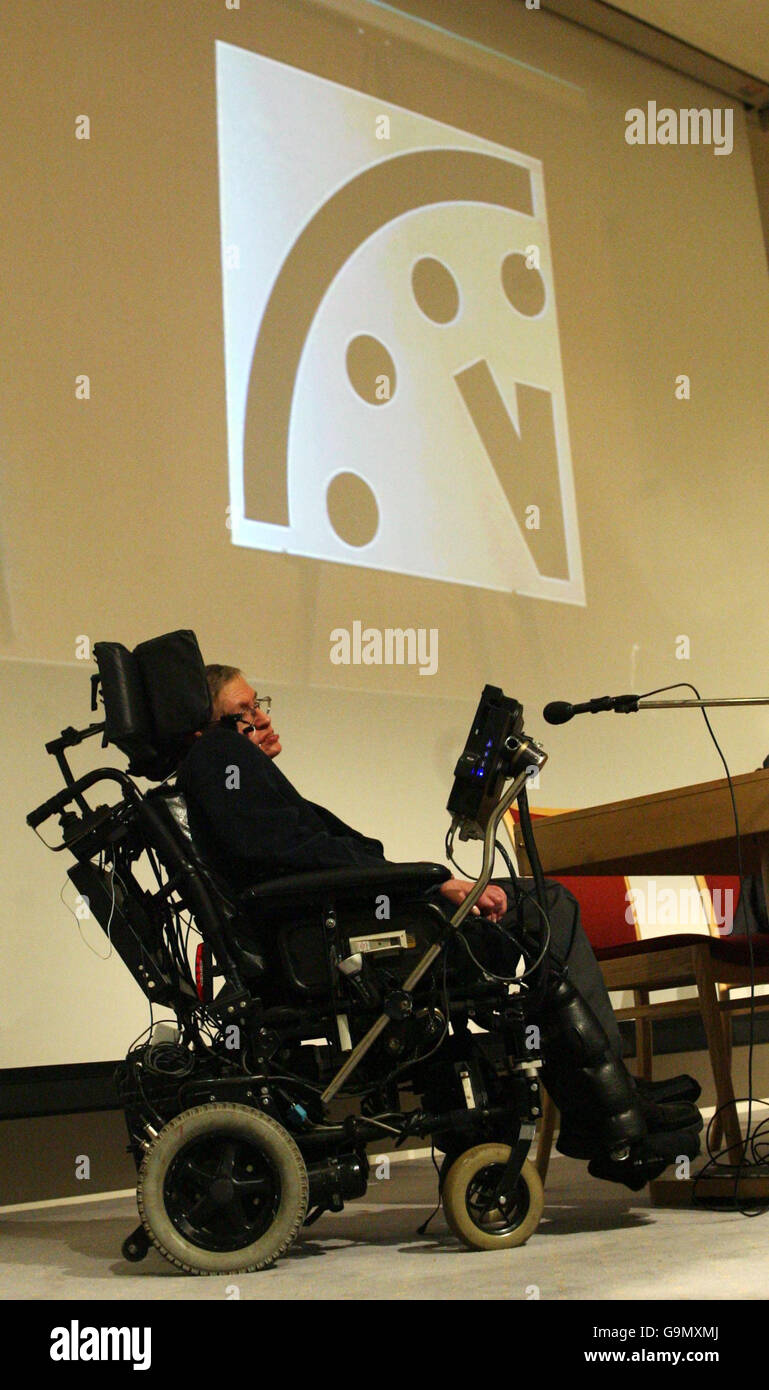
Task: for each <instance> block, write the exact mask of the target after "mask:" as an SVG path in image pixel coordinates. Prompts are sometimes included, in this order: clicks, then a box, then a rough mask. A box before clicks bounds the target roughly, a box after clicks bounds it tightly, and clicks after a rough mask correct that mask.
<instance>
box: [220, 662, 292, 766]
mask: <svg viewBox="0 0 769 1390" xmlns="http://www.w3.org/2000/svg"><path fill="white" fill-rule="evenodd" d="M255 701H256V692H255V691H253V690H252V689H251V686H250V685H249V684H248V681H246V680H245V679H244V678H243V676H236V677H235V679H234V680H231V681H228V683H227V685H223V686H222V688H221V690H220V691H219V696H218V699H217V700H216V703H215V705H214V719H221V717H222V715H224V714H236V715H237V716H238V718H242V721H243V722H242V724H241V725H240V726H239V727H240V729H241V730H245V728H246V726H247V725H248V724H253V726H254V727H253V729H250V730H249V732H248V733H247V734H246V738H248V739H249V740H250V742H251V743H254V744H256V746H257V747H258V748H261V750H262V752H263V753H266V754H267V757H268V758H276V757H277V756H278V753H279V752H280V749H281V744H280V739H279V738H278V735H277V734H276V733H275V730H274V729H273V727H272V722H271V720H270V716H269V714H265V713H264V710H262V709H260V708H259V706H258V705H257V704H256V703H255Z"/></svg>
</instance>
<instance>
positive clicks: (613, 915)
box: [548, 874, 636, 953]
mask: <svg viewBox="0 0 769 1390" xmlns="http://www.w3.org/2000/svg"><path fill="white" fill-rule="evenodd" d="M551 877H556V882H558V883H562V884H563V886H564V888H568V890H569V892H570V893H572V894H573V895H574V897H575V898H576V899H577V902H578V903H579V910H580V916H581V917H582V925H583V927H584V928H585V934H586V935H587V938H588V941H589V942H590V944H591V946H592V947H593V950H594V951H595V952H596V953H599V952H600V951H602V950H605V949H606V948H607V947H614V946H619V945H623V944H624V943H626V942H632V943H635V939H636V934H635V925H634V923H633V919H632V913H631V912H629V911H628V907H629V904H628V899H627V893H626V890H625V880H624V878H623V877H622V876H621V875H620V874H575V875H573V876H567V877H564V876H562V875H561V874H558V875H557V876H555V875H551V874H548V878H551ZM628 917H630V921H628V920H627V919H628Z"/></svg>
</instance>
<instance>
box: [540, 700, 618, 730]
mask: <svg viewBox="0 0 769 1390" xmlns="http://www.w3.org/2000/svg"><path fill="white" fill-rule="evenodd" d="M639 698H640V697H639V696H638V695H601V696H599V698H598V699H597V700H585V701H584V703H583V704H581V705H570V704H569V703H568V702H567V701H566V700H552V701H551V703H550V704H549V705H545V708H544V709H543V711H542V714H543V715H544V717H545V719H546V720H547V722H548V724H568V722H569V720H570V719H573V718H574V716H575V714H602V713H603V711H604V710H609V709H613V710H614V713H615V714H631V713H635V711H636V710H637V709H638V700H639Z"/></svg>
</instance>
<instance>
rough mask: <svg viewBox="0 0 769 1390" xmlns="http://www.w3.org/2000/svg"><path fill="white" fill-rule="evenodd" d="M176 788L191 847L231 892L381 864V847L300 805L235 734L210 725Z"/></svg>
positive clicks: (268, 763)
mask: <svg viewBox="0 0 769 1390" xmlns="http://www.w3.org/2000/svg"><path fill="white" fill-rule="evenodd" d="M176 781H177V786H178V788H179V791H181V792H182V793H183V795H184V797H185V799H186V801H187V805H188V809H189V818H190V830H191V832H192V836H193V839H194V840H195V843H196V844H197V845H198V846H199V848H200V851H201V853H202V854H203V855H204V856H205V857H206V858H207V859H209V860H210V862H211V864H212V866H213V867H214V868H215V869H217V870H218V871H219V873H220V874H222V876H223V877H224V878H225V879H227V880H228V882H230V883H232V884H233V886H234V887H236V888H246V887H248V885H249V884H251V883H256V882H258V881H259V880H260V879H267V878H278V877H280V876H281V875H283V874H291V873H306V872H309V871H311V870H313V869H339V868H351V867H355V866H360V867H374V866H376V865H377V864H382V863H386V862H387V861H386V860H385V857H384V850H383V848H382V845H381V844H380V842H379V840H370V839H368V838H367V837H366V836H365V835H361V834H359V833H358V831H357V830H353V829H352V828H351V827H350V826H349V825H345V823H344V821H341V820H339V819H338V818H337V817H336V816H334V815H332V813H331V811H327V810H326V809H325V807H323V806H316V805H315V803H314V802H312V801H305V799H304V797H303V796H300V794H299V792H298V791H297V790H296V787H294V786H293V785H292V783H291V782H289V780H288V778H287V777H284V775H283V773H282V772H281V771H280V769H279V768H277V767H276V766H275V763H274V762H273V761H272V759H270V758H268V757H267V755H266V754H265V753H262V752H261V750H260V749H259V748H257V747H256V746H255V745H254V744H253V743H250V742H249V740H248V739H247V738H244V737H243V735H242V734H238V733H236V732H235V731H234V730H233V729H226V728H222V727H221V725H215V726H214V727H213V728H212V729H209V730H207V732H206V733H204V734H203V736H202V737H201V738H199V739H196V741H195V743H194V745H193V747H192V748H191V749H190V751H189V753H188V754H187V756H186V758H185V759H184V761H183V763H182V764H181V766H180V768H179V771H178V773H177V779H176Z"/></svg>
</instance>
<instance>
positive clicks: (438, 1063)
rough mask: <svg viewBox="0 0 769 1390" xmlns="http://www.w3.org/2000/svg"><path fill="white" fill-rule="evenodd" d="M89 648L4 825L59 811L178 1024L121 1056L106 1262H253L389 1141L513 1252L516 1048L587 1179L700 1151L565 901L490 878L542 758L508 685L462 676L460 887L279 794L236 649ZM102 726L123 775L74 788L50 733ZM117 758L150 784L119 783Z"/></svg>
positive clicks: (530, 1098)
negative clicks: (118, 1245)
mask: <svg viewBox="0 0 769 1390" xmlns="http://www.w3.org/2000/svg"><path fill="white" fill-rule="evenodd" d="M95 656H96V659H97V663H98V666H99V675H98V676H94V677H92V708H94V709H95V708H96V695H97V690H98V689H100V691H101V696H102V699H103V702H104V711H105V720H104V722H103V723H101V724H92V725H90V726H89V728H88V729H86V730H80V731H78V730H75V729H73V728H69V729H66V730H64V731H63V733H62V735H61V738H59V739H56V740H53V741H52V742H51V743H49V744H48V745H47V749H48V751H49V752H51V753H53V754H54V755H55V756H56V758H57V761H58V762H59V765H60V767H61V769H62V772H63V774H64V778H65V781H66V783H67V786H66V787H65V789H64V791H63V792H60V793H58V794H57V795H56V796H54V797H52V798H50V799H49V801H47V802H46V803H44V804H43V805H42V806H40V807H38V808H36V810H35V811H33V812H30V813H29V815H28V817H27V821H28V823H29V824H30V825H31V826H32V828H36V827H37V826H38V825H40V824H42V823H43V821H45V820H47V819H48V818H49V817H50V816H52V815H54V814H58V815H59V817H60V821H59V823H60V826H61V829H62V838H63V844H62V845H61V846H60V847H59V848H62V849H63V848H66V849H68V850H69V851H70V853H72V854H73V855H74V856H75V858H76V860H77V863H76V865H75V866H74V867H73V868H71V869H70V870H68V874H69V877H70V878H71V879H72V881H73V883H74V884H75V886H76V888H77V889H78V891H79V892H80V893H81V894H82V895H83V896H84V897H88V898H89V901H90V907H91V911H92V913H93V915H94V916H95V917H96V919H97V921H99V923H100V924H101V926H102V927H103V928H104V930H105V931H107V933H108V935H109V936H110V940H111V941H112V942H113V944H114V945H115V948H116V949H117V951H118V952H119V954H120V955H121V957H122V959H123V960H124V962H125V963H126V965H127V966H128V968H129V969H130V970H131V973H132V974H133V975H134V978H135V979H136V981H137V983H138V984H139V985H140V987H141V988H142V990H143V991H144V993H145V994H146V996H147V997H148V999H150V1001H156V1002H158V1003H160V1004H163V1005H165V1006H167V1007H170V1008H171V1009H172V1010H173V1012H174V1014H175V1016H176V1019H177V1024H178V1027H177V1028H176V1030H170V1035H169V1036H167V1037H163V1038H162V1039H161V1038H159V1036H158V1035H157V1033H156V1031H155V1030H154V1029H153V1031H152V1033H151V1036H150V1039H149V1041H148V1042H141V1044H140V1045H139V1044H137V1045H135V1046H134V1047H133V1048H132V1049H131V1050H130V1051H129V1054H128V1057H127V1059H126V1063H125V1065H124V1066H123V1067H122V1068H121V1069H120V1070H119V1073H118V1087H119V1092H120V1095H121V1098H122V1100H123V1103H124V1105H125V1109H126V1119H127V1122H128V1129H129V1135H130V1140H131V1144H130V1147H131V1151H132V1153H133V1154H134V1157H135V1159H136V1163H137V1168H138V1169H139V1181H138V1192H137V1196H138V1202H139V1210H140V1213H141V1216H142V1226H140V1227H139V1228H137V1231H136V1232H134V1234H133V1236H132V1237H130V1238H129V1240H128V1241H127V1242H126V1243H125V1245H124V1253H125V1254H126V1256H127V1257H128V1258H132V1259H134V1258H141V1257H142V1256H143V1254H144V1253H145V1252H146V1249H147V1245H148V1241H149V1240H150V1239H151V1240H152V1241H153V1242H154V1243H155V1244H156V1246H157V1247H158V1248H159V1249H160V1250H161V1252H162V1253H163V1254H164V1255H165V1256H166V1257H167V1258H168V1259H169V1260H171V1261H172V1262H174V1263H175V1264H177V1265H180V1266H181V1267H182V1268H184V1269H187V1270H190V1271H192V1272H195V1273H204V1272H215V1271H218V1272H224V1271H228V1272H229V1271H232V1272H236V1271H238V1270H249V1269H258V1268H262V1267H264V1266H265V1265H267V1264H269V1263H271V1262H273V1261H274V1259H276V1258H277V1257H278V1255H280V1254H281V1253H283V1251H284V1250H285V1249H287V1248H288V1246H289V1245H290V1244H291V1242H292V1241H293V1240H294V1239H295V1237H296V1235H297V1233H298V1231H299V1230H300V1229H301V1226H302V1225H303V1224H308V1222H310V1221H312V1220H314V1219H315V1218H316V1217H317V1216H318V1215H320V1214H321V1213H322V1212H323V1211H327V1210H333V1211H339V1210H341V1209H342V1207H343V1205H344V1199H345V1198H349V1197H355V1196H360V1195H362V1194H363V1192H365V1190H366V1181H367V1174H368V1162H367V1157H366V1146H367V1144H370V1143H372V1142H377V1143H382V1142H383V1141H384V1140H385V1139H390V1140H395V1142H396V1146H397V1145H399V1144H402V1143H404V1142H405V1141H406V1139H408V1138H410V1137H411V1136H423V1137H425V1138H431V1139H432V1141H433V1143H434V1144H435V1145H436V1147H438V1148H439V1149H442V1150H443V1152H444V1154H445V1159H444V1163H443V1169H442V1173H441V1191H442V1197H443V1204H444V1210H445V1213H446V1217H447V1220H448V1222H449V1225H450V1226H451V1228H452V1230H453V1231H454V1232H455V1233H456V1234H457V1235H459V1236H460V1238H462V1239H463V1240H464V1241H465V1242H466V1243H467V1244H470V1245H471V1246H472V1247H473V1248H482V1249H495V1248H504V1247H507V1246H514V1245H518V1244H521V1243H523V1241H525V1240H526V1239H527V1238H528V1236H529V1235H530V1234H531V1233H532V1231H533V1230H534V1229H535V1228H536V1225H537V1223H538V1220H539V1215H540V1214H541V1210H542V1200H543V1198H542V1187H541V1183H540V1181H539V1178H538V1176H537V1174H536V1170H535V1169H533V1167H532V1165H531V1164H530V1163H528V1162H527V1160H526V1154H527V1152H528V1149H529V1147H530V1144H531V1140H532V1137H533V1134H534V1125H535V1120H536V1116H537V1115H538V1114H539V1113H540V1109H539V1086H538V1080H537V1078H538V1074H539V1068H540V1067H541V1076H542V1079H543V1081H544V1082H545V1085H546V1086H547V1089H548V1091H549V1092H550V1093H551V1095H552V1097H553V1100H554V1101H555V1103H556V1104H557V1105H558V1108H559V1109H560V1111H561V1116H562V1119H561V1133H560V1138H559V1148H560V1149H561V1151H562V1152H564V1153H566V1154H570V1155H572V1156H574V1157H577V1158H582V1159H587V1160H588V1161H589V1171H590V1172H591V1173H592V1174H593V1175H595V1176H597V1177H603V1178H607V1179H609V1180H611V1181H619V1182H624V1183H625V1184H626V1185H627V1186H629V1187H630V1188H631V1189H633V1190H638V1189H639V1188H640V1187H641V1186H643V1185H644V1183H645V1182H647V1181H648V1180H649V1179H650V1178H652V1177H655V1176H657V1175H658V1174H659V1173H660V1172H661V1171H662V1170H663V1169H664V1168H665V1167H666V1166H668V1164H669V1163H671V1162H673V1161H674V1160H676V1159H677V1158H678V1157H679V1156H682V1155H685V1156H686V1157H688V1158H693V1157H695V1156H696V1154H697V1153H698V1151H699V1137H698V1135H699V1130H700V1129H701V1128H702V1120H701V1117H700V1115H699V1112H698V1111H697V1109H696V1107H695V1106H694V1105H693V1104H692V1103H691V1102H692V1100H693V1099H696V1097H697V1095H698V1094H699V1090H698V1088H697V1086H696V1083H695V1082H693V1081H692V1080H691V1078H676V1079H675V1080H674V1081H673V1082H668V1083H663V1084H662V1086H661V1087H653V1086H650V1085H646V1086H644V1085H642V1084H641V1083H638V1085H636V1084H635V1083H634V1082H633V1080H632V1078H631V1077H630V1075H629V1073H628V1072H627V1071H626V1069H625V1067H624V1064H623V1062H622V1049H621V1042H620V1037H619V1032H618V1029H617V1026H616V1021H615V1019H614V1016H613V1013H612V1010H611V1005H610V1002H609V999H608V996H607V994H606V990H605V988H604V986H603V981H602V978H601V974H600V971H599V969H598V966H597V963H596V960H595V957H594V956H593V953H592V951H591V948H590V946H589V943H588V942H587V939H586V937H585V935H584V932H583V931H582V928H581V925H580V921H579V910H578V907H577V904H576V902H575V900H574V899H573V898H572V897H571V895H570V894H569V893H567V892H566V891H565V890H564V889H563V888H562V887H561V886H560V885H558V884H555V883H544V881H542V880H541V874H540V875H539V877H538V878H537V879H536V881H535V882H534V884H532V883H530V882H528V881H523V880H521V881H518V880H515V879H514V878H509V879H503V880H495V881H494V882H493V883H492V882H491V881H490V880H491V871H492V865H493V860H494V854H495V850H494V844H495V840H494V836H495V833H496V825H497V824H498V823H499V820H500V818H501V815H502V814H503V812H504V809H506V807H507V806H508V805H509V804H510V803H511V801H512V799H513V796H515V795H518V798H519V806H521V807H522V810H523V809H524V807H525V792H524V790H523V788H524V784H525V781H526V776H527V770H528V768H527V759H528V762H529V763H530V762H531V757H532V756H534V757H536V756H537V755H538V754H539V755H541V757H540V763H541V762H544V761H545V756H546V755H544V753H543V751H542V750H540V749H539V746H538V745H534V744H532V742H531V740H527V738H526V736H525V734H523V718H522V709H521V707H520V705H518V704H517V702H515V701H512V700H509V699H508V698H507V697H505V696H503V695H502V692H501V691H496V690H494V689H493V688H492V687H487V688H486V691H484V695H483V698H482V701H481V706H479V713H478V715H477V716H476V724H475V725H474V728H473V730H472V731H471V736H470V738H469V739H468V744H467V746H466V749H465V753H464V754H463V756H462V758H461V759H460V762H459V763H458V764H457V775H456V780H455V791H454V792H452V799H450V801H449V809H450V810H454V823H453V824H454V825H457V824H461V825H463V827H464V828H465V829H466V830H467V833H468V834H470V833H472V835H473V837H474V838H483V839H484V869H483V870H482V873H481V875H480V877H479V879H478V882H477V883H476V884H470V883H467V882H465V881H463V880H461V879H454V878H452V877H451V874H450V872H449V871H448V870H446V869H445V868H443V867H442V866H438V865H432V864H424V863H421V864H407V865H403V864H393V863H391V862H390V861H388V860H387V859H386V858H385V856H384V850H383V847H382V845H381V843H380V842H379V841H378V840H375V839H372V838H370V837H368V836H366V835H364V834H361V833H360V832H358V831H356V830H354V829H352V827H350V826H348V825H346V824H345V823H344V822H343V821H341V820H339V819H338V818H337V817H336V816H335V815H333V814H332V813H331V812H330V811H328V810H327V809H326V808H324V807H322V806H318V805H316V804H314V803H312V802H309V801H307V800H306V799H305V798H304V797H302V796H301V794H300V793H299V792H298V791H297V789H296V788H295V787H294V786H293V785H292V784H291V783H290V782H289V780H288V779H287V778H286V777H284V776H283V774H282V773H281V772H280V770H279V768H278V767H277V766H276V765H275V758H276V756H277V754H278V753H279V752H280V740H279V738H278V736H277V734H276V733H275V731H274V730H273V729H272V725H271V721H270V719H269V715H268V711H266V710H264V709H263V708H262V707H261V703H260V701H259V700H258V697H257V696H256V694H255V692H254V691H253V690H252V689H251V687H250V686H249V685H248V683H247V682H246V680H245V677H244V676H243V675H242V672H240V671H239V670H237V669H236V668H232V667H211V668H209V669H208V672H207V676H206V672H205V670H204V668H203V663H202V658H201V656H200V652H199V648H198V646H197V642H196V639H195V636H194V634H193V633H190V632H186V631H185V632H177V633H171V634H166V635H165V636H164V637H162V638H156V639H153V640H152V641H150V642H145V643H142V644H140V645H139V646H138V647H137V648H135V650H134V652H129V651H128V650H127V649H126V648H124V647H122V646H121V645H120V644H118V643H97V644H96V647H95ZM481 711H484V718H486V717H487V716H488V718H489V720H490V721H491V722H490V724H489V728H495V729H497V731H498V733H497V734H495V735H494V738H495V739H496V742H495V744H494V753H493V759H494V761H493V763H490V762H489V759H490V758H491V757H492V755H491V754H487V753H484V755H483V759H485V762H484V767H486V770H487V771H489V777H490V780H489V782H488V783H487V784H484V787H483V789H481V788H480V784H476V783H475V782H474V781H473V777H475V776H476V774H478V766H477V765H476V764H477V762H478V760H477V759H475V764H474V765H473V767H472V768H471V771H472V774H473V776H472V777H469V780H468V776H469V775H468V774H467V768H468V766H470V764H473V758H470V759H469V763H468V749H470V747H471V743H472V740H473V738H475V740H476V744H477V735H478V729H479V728H480V725H478V720H479V718H480V715H481ZM102 731H103V733H104V741H105V743H106V742H111V743H113V744H115V745H116V746H117V747H118V748H120V749H121V750H122V751H123V752H125V753H126V754H127V755H128V757H129V759H130V761H129V765H128V774H126V773H122V772H120V771H118V770H117V769H115V768H106V769H98V770H96V771H94V772H91V773H87V774H86V775H85V776H84V777H81V778H80V779H78V780H77V781H75V780H74V779H73V776H72V774H71V771H70V769H69V767H68V764H67V761H66V750H67V749H69V748H70V747H71V746H73V745H74V744H76V743H79V742H81V741H82V740H83V739H84V738H88V737H90V736H91V735H93V734H95V733H97V732H102ZM499 731H501V732H499ZM483 737H484V739H485V734H484V735H483ZM493 741H494V740H490V741H489V743H488V744H486V745H485V746H486V747H487V748H490V747H491V744H492V742H493ZM473 746H475V745H473ZM532 749H534V750H537V752H536V753H534V754H532ZM483 759H482V760H481V761H483ZM463 760H464V762H463ZM461 767H462V768H463V769H464V770H463V772H462V776H463V777H464V778H465V781H464V782H463V784H462V785H463V787H464V791H463V793H462V796H461V797H460V798H459V801H456V800H455V796H456V789H457V787H458V786H459V773H460V768H461ZM492 771H493V776H491V772H492ZM174 773H175V774H176V787H175V788H174V787H173V786H170V785H169V777H170V776H171V775H173V774H174ZM484 775H485V774H484ZM136 776H139V777H144V778H148V779H149V780H151V781H154V782H158V783H160V785H159V786H158V787H157V788H153V789H151V790H150V791H148V792H146V793H144V794H142V793H141V792H140V791H139V790H138V788H137V787H136V785H135V783H134V781H133V780H132V779H133V778H134V777H136ZM107 780H108V781H112V782H117V783H118V784H119V786H120V788H121V790H122V792H123V800H122V801H121V802H118V803H117V804H116V805H113V806H98V807H96V808H95V809H94V808H92V807H91V806H90V805H89V804H88V803H87V801H86V800H85V792H86V791H87V790H88V789H89V788H90V787H92V786H94V785H96V784H97V783H99V782H103V781H107ZM468 788H470V789H471V790H470V801H468V800H467V789H468ZM503 789H504V793H503ZM180 793H181V794H182V796H183V798H184V801H186V808H185V806H184V804H183V803H182V802H181V797H180V795H179V794H180ZM463 798H464V799H463ZM471 802H472V804H473V805H474V806H476V805H477V808H479V809H477V810H476V811H473V814H472V816H469V818H468V814H467V807H468V806H469V805H470V803H471ZM460 803H461V804H462V805H463V806H464V807H465V811H463V812H462V813H461V814H458V813H457V812H456V809H455V808H456V806H459V805H460ZM73 805H77V807H78V811H77V812H76V811H74V810H72V809H68V808H71V807H72V806H73ZM185 810H186V815H187V816H188V825H185ZM475 817H477V819H475ZM181 826H184V827H185V828H184V829H181V828H180V827H181ZM532 855H533V856H534V857H533V858H532ZM530 858H532V863H538V861H536V848H535V846H534V845H533V843H532V845H531V847H530ZM137 862H141V863H148V864H149V865H150V866H151V868H152V872H153V874H154V876H155V879H156V885H157V886H156V887H155V888H154V889H149V888H147V887H146V886H145V885H144V884H143V883H141V882H140V881H139V879H138V878H137V876H136V873H135V867H134V866H135V864H136V863H137ZM508 862H509V861H508ZM510 868H511V872H512V866H510ZM383 903H384V904H386V905H387V911H386V912H384V913H382V912H380V911H379V908H380V907H381V906H382V904H383ZM192 929H194V930H195V931H197V933H199V936H200V944H199V945H198V947H197V951H196V958H195V969H194V973H193V972H192V971H191V967H190V964H189V961H188V955H187V952H188V939H189V935H190V931H191V930H192ZM217 978H218V979H220V980H223V984H221V986H220V987H219V988H218V989H217V988H216V985H215V981H216V979H217ZM158 1026H159V1027H160V1026H161V1025H158ZM162 1028H164V1029H166V1030H168V1029H169V1025H162ZM324 1040H325V1041H324ZM404 1097H406V1105H405V1108H404ZM335 1098H338V1100H339V1101H343V1102H344V1104H345V1106H346V1107H347V1111H348V1113H347V1114H346V1116H345V1115H342V1116H336V1117H335V1115H334V1113H333V1111H332V1110H331V1109H330V1108H329V1107H330V1106H331V1104H332V1102H334V1101H335ZM351 1104H353V1106H354V1110H353V1112H350V1109H349V1107H350V1105H351ZM308 1207H309V1208H310V1213H309V1215H307V1212H308Z"/></svg>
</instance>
